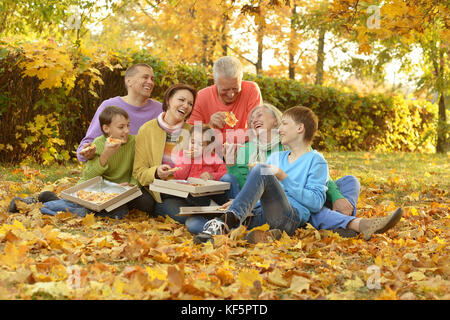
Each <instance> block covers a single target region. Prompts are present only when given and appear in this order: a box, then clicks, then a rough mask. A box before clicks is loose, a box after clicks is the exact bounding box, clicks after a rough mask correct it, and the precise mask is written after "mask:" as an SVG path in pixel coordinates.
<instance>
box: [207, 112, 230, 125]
mask: <svg viewBox="0 0 450 320" xmlns="http://www.w3.org/2000/svg"><path fill="white" fill-rule="evenodd" d="M225 118H226V115H225V112H222V111H219V112H216V113H214V114H213V115H212V116H211V118H210V119H209V125H210V126H211V127H212V128H219V129H222V128H223V126H224V125H225Z"/></svg>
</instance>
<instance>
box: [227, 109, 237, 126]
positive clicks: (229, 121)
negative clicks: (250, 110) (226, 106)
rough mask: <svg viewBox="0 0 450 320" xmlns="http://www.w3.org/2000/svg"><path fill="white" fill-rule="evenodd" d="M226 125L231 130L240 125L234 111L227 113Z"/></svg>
mask: <svg viewBox="0 0 450 320" xmlns="http://www.w3.org/2000/svg"><path fill="white" fill-rule="evenodd" d="M225 123H226V124H227V125H229V126H230V127H231V128H233V127H234V126H235V125H236V124H237V123H238V119H237V118H236V116H235V114H234V113H233V111H227V112H225Z"/></svg>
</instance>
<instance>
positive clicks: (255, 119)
mask: <svg viewBox="0 0 450 320" xmlns="http://www.w3.org/2000/svg"><path fill="white" fill-rule="evenodd" d="M249 125H250V128H251V129H253V130H254V131H255V133H256V135H258V136H259V135H260V134H261V133H262V132H270V130H272V129H276V127H277V119H276V118H275V117H274V116H273V114H272V113H271V112H270V111H269V110H267V109H266V108H265V107H259V108H258V107H257V108H255V110H254V111H252V113H251V114H250V119H249Z"/></svg>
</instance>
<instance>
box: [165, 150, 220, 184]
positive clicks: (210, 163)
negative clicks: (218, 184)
mask: <svg viewBox="0 0 450 320" xmlns="http://www.w3.org/2000/svg"><path fill="white" fill-rule="evenodd" d="M198 160H199V159H198V158H196V159H190V158H189V157H186V156H184V154H183V151H181V152H180V154H179V155H178V157H177V160H176V162H175V166H177V167H181V168H182V169H181V170H178V171H175V172H174V175H173V177H174V178H175V179H178V180H186V179H187V178H189V177H192V178H200V175H201V174H202V173H204V172H209V173H210V174H212V176H213V177H214V180H216V181H218V180H220V178H222V177H223V176H224V175H225V174H226V173H227V165H226V164H225V163H224V162H223V160H222V159H221V158H219V157H218V156H217V155H215V154H214V155H208V156H203V157H202V162H201V163H197V162H198Z"/></svg>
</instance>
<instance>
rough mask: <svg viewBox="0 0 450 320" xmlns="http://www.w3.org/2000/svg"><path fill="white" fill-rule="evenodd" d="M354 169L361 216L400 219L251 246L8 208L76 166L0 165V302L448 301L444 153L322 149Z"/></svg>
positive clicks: (152, 224)
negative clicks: (400, 212)
mask: <svg viewBox="0 0 450 320" xmlns="http://www.w3.org/2000/svg"><path fill="white" fill-rule="evenodd" d="M325 157H326V158H327V160H328V162H329V165H330V172H331V175H332V177H334V178H339V177H341V176H343V175H346V174H354V175H356V176H357V177H358V178H359V179H360V181H361V184H362V193H361V196H360V201H359V203H358V215H360V216H363V217H378V216H384V215H386V214H388V213H390V212H391V211H393V210H394V209H395V208H396V207H398V206H403V207H404V209H405V215H404V217H403V218H402V219H401V221H400V222H399V224H398V225H397V226H396V228H395V229H393V230H390V231H389V232H387V233H386V234H383V235H376V236H374V237H373V238H372V239H371V240H370V241H364V240H363V239H362V238H361V237H360V236H359V237H357V238H353V239H343V238H340V237H339V236H338V235H337V234H334V233H332V232H329V231H323V230H322V231H316V230H315V229H313V228H312V227H310V226H309V225H308V227H307V228H306V229H299V230H297V232H296V233H295V235H294V236H292V237H289V236H287V235H286V234H284V235H283V237H282V238H281V239H280V241H276V242H274V243H270V244H257V245H250V244H248V243H247V242H246V241H244V240H242V237H243V235H244V233H245V230H242V229H238V230H237V231H235V232H234V233H233V234H232V235H231V236H220V237H216V241H215V244H214V245H210V244H208V245H194V244H193V241H192V236H191V235H190V234H189V233H188V232H187V230H186V229H185V227H184V226H183V225H181V224H178V223H176V222H174V221H171V220H169V219H163V218H158V219H155V218H150V219H149V218H147V217H146V216H145V215H144V214H143V213H141V212H131V213H130V214H129V216H128V217H127V218H126V219H125V220H122V221H116V220H111V219H105V218H94V216H93V215H88V216H87V217H86V218H84V219H81V218H78V217H75V216H73V215H71V214H69V213H61V214H59V215H58V216H55V217H51V216H45V215H41V214H40V212H39V204H34V205H20V213H17V214H8V213H7V206H8V204H9V202H10V199H11V198H12V197H13V196H16V195H19V196H27V195H31V194H38V193H39V192H40V191H42V190H52V191H54V192H56V193H59V192H61V191H62V190H64V189H66V188H68V187H70V186H72V185H73V184H74V183H75V182H76V180H77V178H78V177H79V174H80V169H82V168H81V167H80V166H77V165H73V166H72V167H70V168H61V167H51V168H39V167H37V166H30V165H29V166H22V167H9V166H3V167H2V169H1V171H0V299H197V298H199V299H450V280H449V274H450V264H449V249H448V241H449V225H450V219H449V207H450V201H449V198H448V190H449V189H450V188H449V181H450V174H449V164H448V163H449V161H448V160H449V159H448V156H445V155H444V156H437V155H423V154H400V153H397V154H372V153H364V152H359V153H330V154H325Z"/></svg>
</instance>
